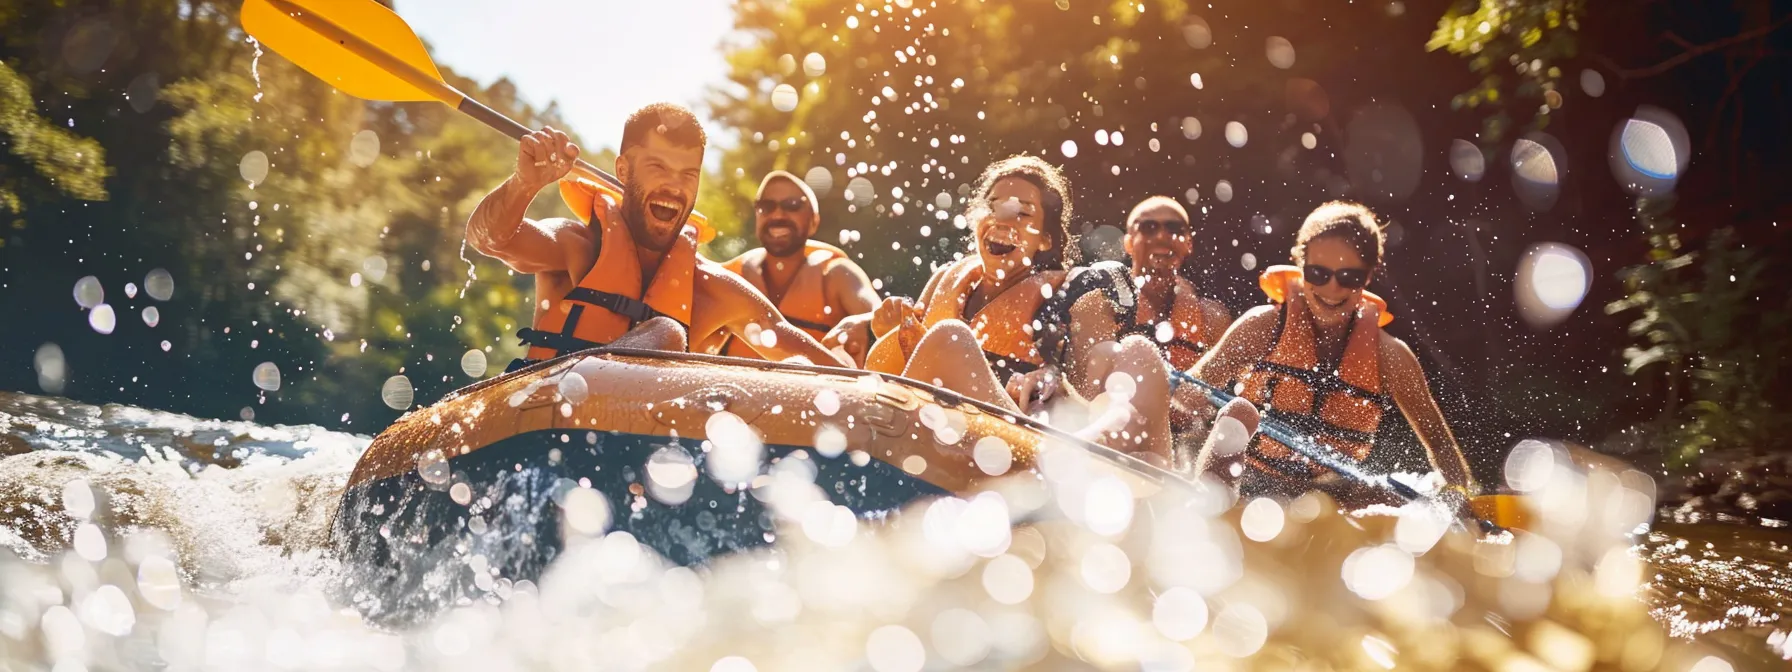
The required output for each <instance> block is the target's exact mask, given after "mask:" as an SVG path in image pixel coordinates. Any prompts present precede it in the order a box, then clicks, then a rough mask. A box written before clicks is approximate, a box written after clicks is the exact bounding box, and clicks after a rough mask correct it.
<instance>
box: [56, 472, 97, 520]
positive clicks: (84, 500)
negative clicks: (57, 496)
mask: <svg viewBox="0 0 1792 672" xmlns="http://www.w3.org/2000/svg"><path fill="white" fill-rule="evenodd" d="M93 508H94V503H93V488H92V487H89V486H88V485H87V481H86V480H84V479H79V478H77V479H74V480H71V481H69V482H67V483H64V484H62V512H63V513H66V514H68V515H69V517H71V518H79V519H82V520H86V519H88V518H90V517H92V516H93Z"/></svg>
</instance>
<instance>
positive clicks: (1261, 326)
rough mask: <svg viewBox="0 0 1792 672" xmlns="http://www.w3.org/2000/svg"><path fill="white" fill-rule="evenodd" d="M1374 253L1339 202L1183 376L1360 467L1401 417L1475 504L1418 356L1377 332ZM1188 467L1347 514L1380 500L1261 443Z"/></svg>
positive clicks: (1371, 228) (1310, 226)
mask: <svg viewBox="0 0 1792 672" xmlns="http://www.w3.org/2000/svg"><path fill="white" fill-rule="evenodd" d="M1382 248H1383V234H1382V230H1381V225H1380V224H1379V223H1378V222H1377V221H1376V218H1375V214H1374V213H1373V212H1371V211H1370V210H1369V209H1368V208H1366V207H1363V206H1362V205H1360V204H1356V203H1349V202H1342V201H1333V202H1330V203H1326V204H1324V205H1321V206H1319V208H1317V209H1315V210H1314V211H1313V212H1312V213H1311V214H1309V215H1307V218H1306V221H1305V222H1303V223H1302V224H1301V227H1300V232H1299V233H1298V234H1297V235H1296V237H1295V243H1294V248H1293V249H1292V250H1291V252H1292V254H1293V258H1294V263H1295V265H1294V266H1272V267H1270V268H1269V269H1267V270H1265V272H1264V273H1263V275H1262V278H1261V279H1260V281H1259V284H1260V285H1261V287H1262V288H1263V291H1264V293H1265V294H1267V295H1268V296H1269V299H1270V301H1271V304H1270V305H1266V306H1259V307H1257V308H1254V309H1252V310H1250V311H1248V312H1246V313H1245V314H1244V316H1243V317H1240V318H1239V319H1238V321H1237V322H1236V323H1235V324H1233V325H1232V327H1231V328H1230V329H1228V330H1227V331H1226V333H1225V335H1223V336H1221V337H1220V340H1219V343H1217V344H1216V345H1215V346H1214V347H1213V349H1212V350H1210V351H1209V352H1208V353H1207V355H1206V356H1204V357H1202V358H1201V361H1200V362H1198V363H1197V364H1196V365H1195V368H1194V370H1193V371H1191V373H1192V374H1193V375H1194V376H1195V377H1196V378H1199V379H1201V380H1203V381H1205V382H1207V383H1210V384H1214V385H1222V386H1224V387H1226V388H1227V389H1239V388H1242V391H1241V393H1240V397H1241V398H1243V399H1245V400H1246V401H1249V402H1251V403H1252V404H1255V405H1256V406H1257V407H1258V409H1259V411H1260V412H1261V413H1262V415H1263V417H1264V418H1266V420H1276V421H1279V422H1281V423H1283V424H1285V425H1287V426H1290V427H1292V428H1293V429H1294V430H1296V431H1297V432H1300V433H1302V434H1305V435H1308V436H1312V437H1314V438H1315V439H1317V440H1318V441H1319V442H1320V443H1321V444H1324V448H1322V449H1329V450H1331V451H1333V452H1335V453H1337V454H1339V455H1341V456H1342V457H1344V458H1346V459H1347V460H1349V461H1353V462H1361V461H1362V460H1363V459H1365V458H1367V457H1368V455H1369V452H1370V450H1371V449H1373V447H1374V445H1375V432H1376V428H1377V426H1378V425H1379V424H1380V423H1381V418H1382V415H1383V413H1385V412H1386V411H1388V410H1392V409H1394V408H1398V409H1399V410H1400V412H1401V414H1402V415H1404V416H1405V417H1406V420H1407V422H1408V423H1409V424H1411V426H1412V428H1413V433H1414V434H1416V435H1417V436H1418V438H1419V441H1420V443H1422V444H1424V446H1425V451H1426V453H1427V457H1428V458H1429V459H1430V462H1431V465H1432V467H1433V468H1434V469H1436V470H1437V472H1438V474H1439V475H1441V476H1442V477H1443V479H1444V481H1445V483H1446V484H1447V485H1446V487H1447V488H1448V489H1451V490H1453V491H1455V492H1457V493H1459V494H1461V495H1462V496H1468V495H1473V494H1475V492H1476V490H1477V488H1478V486H1477V484H1476V483H1475V481H1474V478H1473V476H1472V475H1471V474H1470V472H1469V468H1468V461H1467V460H1466V459H1465V458H1464V457H1463V454H1462V450H1461V448H1460V447H1459V446H1458V445H1457V444H1456V438H1455V437H1454V436H1453V435H1452V434H1451V433H1450V428H1449V425H1447V424H1446V423H1445V422H1444V416H1443V413H1442V412H1441V411H1440V410H1439V409H1438V407H1437V401H1436V400H1435V399H1433V398H1432V396H1431V388H1430V385H1429V383H1428V382H1427V381H1426V379H1425V372H1424V370H1423V369H1422V368H1421V367H1420V366H1419V360H1418V358H1417V357H1416V356H1414V355H1413V352H1412V349H1411V348H1410V347H1408V346H1407V345H1406V343H1405V342H1403V341H1401V340H1400V339H1398V338H1395V337H1393V336H1391V335H1389V334H1388V333H1387V332H1386V331H1383V329H1382V328H1383V327H1385V326H1387V325H1388V323H1390V322H1392V321H1393V314H1392V313H1390V312H1388V309H1387V303H1386V302H1384V301H1382V299H1381V298H1380V297H1378V296H1376V295H1375V294H1373V293H1371V292H1369V291H1367V290H1366V289H1365V288H1366V287H1367V286H1368V284H1369V281H1370V280H1372V279H1373V278H1374V276H1375V272H1376V270H1377V269H1379V268H1380V264H1381V259H1382V251H1383V250H1382ZM1194 388H1195V386H1192V385H1190V386H1184V387H1183V388H1182V389H1181V390H1178V396H1179V397H1180V396H1181V395H1183V394H1191V395H1198V394H1200V393H1199V391H1198V390H1196V389H1194ZM1190 403H1196V402H1192V401H1191V402H1190ZM1195 467H1196V469H1197V470H1199V471H1201V472H1205V473H1209V474H1212V475H1214V476H1216V477H1219V478H1220V479H1221V480H1222V481H1225V482H1228V483H1237V482H1238V481H1239V480H1240V479H1241V477H1243V479H1244V481H1245V485H1246V486H1247V488H1248V489H1251V490H1270V491H1282V492H1287V491H1304V490H1306V489H1311V488H1313V487H1318V488H1321V489H1325V490H1328V491H1331V492H1332V493H1333V494H1334V495H1337V496H1338V497H1339V499H1340V500H1342V501H1345V502H1347V503H1351V504H1360V503H1368V502H1371V501H1376V500H1377V499H1379V497H1378V496H1377V495H1376V494H1374V493H1372V492H1370V491H1368V490H1366V489H1362V488H1357V487H1353V486H1351V485H1350V484H1347V483H1346V482H1344V481H1343V480H1342V479H1340V478H1338V477H1337V475H1336V474H1333V473H1331V472H1330V471H1329V470H1326V469H1323V468H1321V467H1319V466H1317V465H1315V464H1313V463H1312V462H1310V461H1309V460H1307V459H1306V458H1304V457H1303V456H1301V455H1300V454H1298V453H1296V452H1295V451H1293V450H1292V449H1290V448H1289V447H1288V446H1286V445H1283V444H1281V443H1280V442H1277V441H1276V440H1274V439H1271V438H1269V437H1267V436H1262V435H1258V436H1256V437H1254V438H1253V439H1252V440H1251V441H1250V443H1249V444H1248V445H1247V446H1246V447H1245V449H1244V450H1242V451H1237V452H1234V453H1232V454H1225V455H1222V454H1218V453H1217V452H1216V451H1212V450H1203V451H1202V453H1201V454H1200V455H1199V456H1197V458H1196V460H1195Z"/></svg>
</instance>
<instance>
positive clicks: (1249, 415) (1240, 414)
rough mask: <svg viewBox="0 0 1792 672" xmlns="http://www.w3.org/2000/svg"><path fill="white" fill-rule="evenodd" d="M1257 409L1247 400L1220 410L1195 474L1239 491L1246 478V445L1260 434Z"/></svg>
mask: <svg viewBox="0 0 1792 672" xmlns="http://www.w3.org/2000/svg"><path fill="white" fill-rule="evenodd" d="M1259 420H1260V418H1259V416H1258V415H1257V407H1256V406H1252V405H1251V402H1248V401H1245V400H1243V399H1233V400H1232V401H1230V402H1227V403H1226V406H1225V407H1224V408H1221V409H1220V413H1219V417H1218V418H1215V419H1214V421H1213V427H1212V429H1211V430H1210V431H1209V432H1208V434H1207V440H1206V442H1204V443H1202V444H1201V452H1200V453H1198V454H1196V456H1195V474H1197V475H1199V474H1211V475H1213V477H1214V478H1217V479H1219V480H1220V482H1221V483H1225V484H1226V485H1227V486H1228V487H1237V486H1238V481H1239V478H1240V477H1241V476H1243V475H1244V470H1245V464H1244V453H1245V444H1247V443H1249V442H1250V440H1251V435H1252V434H1256V433H1257V423H1258V421H1259Z"/></svg>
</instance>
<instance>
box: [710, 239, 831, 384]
mask: <svg viewBox="0 0 1792 672" xmlns="http://www.w3.org/2000/svg"><path fill="white" fill-rule="evenodd" d="M843 261H846V253H845V252H843V251H841V250H840V248H837V247H834V246H832V245H829V244H827V243H820V242H816V241H813V240H811V241H808V242H807V243H804V244H803V266H802V268H799V269H797V271H796V275H795V276H794V277H792V278H791V279H790V286H789V287H787V288H785V290H784V296H782V297H779V298H778V312H779V313H780V314H782V315H783V316H784V321H786V322H789V323H791V324H793V325H796V327H797V328H798V329H801V330H803V331H805V332H808V333H809V335H810V336H814V337H815V340H817V341H819V340H821V339H822V337H823V336H826V335H827V334H828V330H829V329H833V328H834V325H835V324H839V322H840V319H841V318H843V317H846V316H845V315H844V314H843V312H842V310H841V309H840V308H837V307H834V306H829V305H828V297H827V292H826V291H825V284H824V283H823V280H824V279H825V278H826V277H827V273H828V270H829V269H831V268H833V266H834V264H837V263H840V262H843ZM722 267H723V268H726V269H728V270H730V271H734V272H735V273H736V274H739V275H740V277H742V278H746V280H747V282H750V283H752V284H753V286H754V287H758V288H759V291H761V292H765V291H767V290H766V286H765V248H763V247H761V248H758V249H754V250H749V251H747V253H746V254H742V255H740V256H738V257H735V258H733V259H731V260H729V261H727V262H725V263H723V264H722ZM721 352H722V354H724V355H728V356H729V357H746V358H749V359H760V357H759V353H758V352H755V351H754V350H753V349H752V348H750V347H748V346H747V344H746V343H742V342H740V340H739V339H736V338H734V337H732V336H729V337H727V339H726V341H725V342H724V343H723V345H722V350H721Z"/></svg>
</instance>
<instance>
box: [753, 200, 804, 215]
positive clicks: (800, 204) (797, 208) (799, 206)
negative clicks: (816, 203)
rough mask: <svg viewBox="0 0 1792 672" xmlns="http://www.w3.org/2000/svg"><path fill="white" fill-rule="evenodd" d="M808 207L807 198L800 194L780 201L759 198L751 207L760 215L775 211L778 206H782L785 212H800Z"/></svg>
mask: <svg viewBox="0 0 1792 672" xmlns="http://www.w3.org/2000/svg"><path fill="white" fill-rule="evenodd" d="M808 207H809V199H806V198H803V197H801V196H791V197H790V198H786V199H784V200H782V201H774V200H772V199H769V198H761V199H759V200H758V201H755V202H754V203H753V209H754V210H757V211H759V214H761V215H769V214H772V213H774V212H777V211H778V209H779V208H783V209H784V211H785V212H802V211H803V210H805V209H807V208H808Z"/></svg>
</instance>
